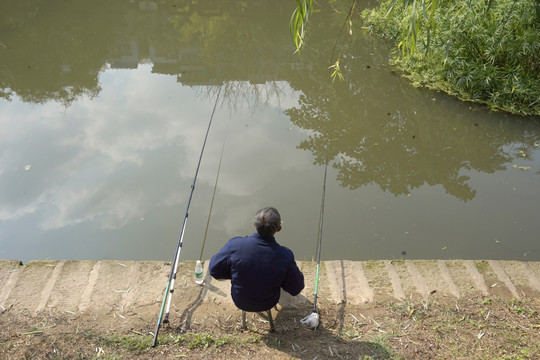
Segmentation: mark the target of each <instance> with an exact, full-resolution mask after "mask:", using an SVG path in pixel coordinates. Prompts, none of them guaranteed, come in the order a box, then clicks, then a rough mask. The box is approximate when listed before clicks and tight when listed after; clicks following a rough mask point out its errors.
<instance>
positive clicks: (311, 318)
mask: <svg viewBox="0 0 540 360" xmlns="http://www.w3.org/2000/svg"><path fill="white" fill-rule="evenodd" d="M327 173H328V148H327V149H326V154H325V163H324V180H323V187H322V196H321V210H320V213H319V231H318V234H317V268H316V272H315V291H314V294H313V309H312V310H311V314H309V315H308V316H306V317H305V318H303V319H302V320H300V322H301V323H302V324H306V325H308V326H309V327H311V328H313V329H316V328H317V327H318V326H319V311H318V310H317V298H318V296H319V268H320V265H321V248H322V238H323V236H322V235H323V224H324V205H325V202H326V175H327Z"/></svg>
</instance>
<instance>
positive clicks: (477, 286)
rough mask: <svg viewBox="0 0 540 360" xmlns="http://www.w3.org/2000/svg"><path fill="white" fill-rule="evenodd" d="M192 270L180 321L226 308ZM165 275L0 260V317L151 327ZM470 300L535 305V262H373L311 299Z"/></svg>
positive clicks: (179, 296)
mask: <svg viewBox="0 0 540 360" xmlns="http://www.w3.org/2000/svg"><path fill="white" fill-rule="evenodd" d="M205 263H206V264H207V263H208V262H205ZM298 264H299V267H300V269H301V270H302V271H303V272H304V274H305V280H306V288H305V289H304V291H303V292H302V294H301V295H300V296H297V297H294V298H293V297H291V296H288V295H286V294H284V296H282V300H281V304H282V306H283V307H287V306H294V307H299V308H300V307H308V306H309V305H310V304H311V301H312V299H313V292H314V286H315V267H316V266H315V263H313V262H298ZM206 266H207V265H206ZM193 269H194V263H193V262H183V263H181V264H180V266H179V269H178V274H177V278H176V286H175V293H174V297H173V299H174V300H173V311H174V312H176V313H181V312H183V311H185V310H186V309H187V308H189V307H190V306H192V304H194V303H195V302H197V303H199V304H202V303H204V302H209V301H211V302H214V303H218V304H223V305H231V306H232V300H231V298H230V295H229V287H230V283H229V282H228V281H216V280H214V279H212V278H211V277H210V276H208V275H206V278H205V284H204V286H202V287H201V286H198V285H196V284H194V281H193ZM169 271H170V265H169V264H166V263H164V262H156V261H152V262H150V261H31V262H29V263H27V264H24V265H23V264H21V263H20V262H19V261H12V260H0V312H5V311H9V312H27V313H29V314H34V315H38V314H40V313H41V312H47V313H52V312H58V313H68V314H89V315H92V314H99V313H101V314H103V313H106V314H113V315H115V316H116V315H117V316H119V317H121V318H124V317H127V316H134V317H137V318H138V319H140V320H141V321H151V320H152V319H155V318H156V316H157V314H158V313H159V309H160V306H161V301H162V298H163V291H164V288H165V286H166V283H167V279H168V275H169ZM205 274H207V271H206V268H205ZM478 295H480V296H489V295H493V296H500V297H503V298H520V297H524V296H527V297H531V296H532V297H540V262H518V261H494V260H477V261H473V260H398V261H396V260H394V261H389V260H379V261H325V262H323V263H322V264H321V271H320V284H319V298H321V299H324V300H325V301H328V302H331V303H334V304H343V303H346V304H348V305H361V304H363V303H368V302H375V301H383V300H388V299H389V298H390V299H395V300H399V301H407V300H418V299H420V300H423V299H428V298H437V297H445V298H452V297H453V298H461V297H470V296H478Z"/></svg>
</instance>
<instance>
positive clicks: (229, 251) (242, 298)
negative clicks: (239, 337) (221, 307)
mask: <svg viewBox="0 0 540 360" xmlns="http://www.w3.org/2000/svg"><path fill="white" fill-rule="evenodd" d="M209 270H210V274H211V275H212V276H213V277H214V278H216V279H231V295H232V298H233V301H234V303H235V304H236V306H237V307H238V308H240V309H242V310H245V311H263V310H267V309H270V308H271V307H273V306H274V305H275V304H277V302H278V300H279V295H280V288H283V290H285V291H287V292H288V293H290V294H291V295H293V296H294V295H297V294H299V293H300V291H302V289H303V288H304V276H303V274H302V272H300V270H299V269H298V266H297V265H296V262H295V260H294V254H293V253H292V251H291V250H289V249H288V248H286V247H284V246H280V245H279V244H278V243H277V242H276V241H275V239H274V237H273V236H261V235H259V234H257V233H255V234H252V235H251V236H248V237H244V238H241V237H237V238H232V239H230V240H229V241H228V242H227V244H225V246H224V247H223V248H222V249H221V250H220V251H219V252H218V253H217V254H216V255H214V256H213V257H212V259H211V260H210V266H209Z"/></svg>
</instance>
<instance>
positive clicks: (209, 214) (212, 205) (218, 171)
mask: <svg viewBox="0 0 540 360" xmlns="http://www.w3.org/2000/svg"><path fill="white" fill-rule="evenodd" d="M226 140H227V135H226V134H225V139H224V140H223V145H222V146H221V155H220V156H219V165H218V169H217V174H216V183H215V184H214V192H213V193H212V201H210V210H209V211H208V220H206V229H205V230H204V238H203V242H202V246H201V253H200V255H199V260H200V261H202V256H203V252H204V245H205V244H206V235H207V234H208V226H209V225H210V218H211V217H212V209H213V207H214V199H215V197H216V189H217V184H218V180H219V173H220V171H221V161H222V160H223V151H224V150H225V142H226Z"/></svg>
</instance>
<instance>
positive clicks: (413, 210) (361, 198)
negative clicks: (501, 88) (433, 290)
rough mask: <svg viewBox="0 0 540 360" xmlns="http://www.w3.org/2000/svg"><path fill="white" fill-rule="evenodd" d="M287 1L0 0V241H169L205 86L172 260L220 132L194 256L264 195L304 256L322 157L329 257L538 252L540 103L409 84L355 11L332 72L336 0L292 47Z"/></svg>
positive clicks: (156, 255) (100, 248)
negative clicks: (535, 106)
mask: <svg viewBox="0 0 540 360" xmlns="http://www.w3.org/2000/svg"><path fill="white" fill-rule="evenodd" d="M373 4H374V2H373V3H370V2H367V1H366V2H365V3H364V4H363V5H362V6H373ZM294 6H295V2H294V1H291V0H286V1H285V0H282V1H271V2H269V1H262V0H260V1H249V2H248V1H215V2H214V1H213V2H202V1H167V0H162V1H157V2H152V1H133V0H132V1H121V2H110V1H105V0H102V1H69V2H66V1H53V0H49V1H37V0H36V1H31V0H24V1H19V0H17V1H15V0H11V1H7V0H6V1H3V2H2V5H0V60H1V61H0V258H9V259H21V260H23V261H27V260H30V259H43V258H49V259H147V260H172V257H173V256H174V251H175V249H176V245H177V241H178V237H179V233H180V228H181V223H182V220H183V217H184V213H185V210H186V205H187V200H188V197H189V194H190V191H191V188H190V187H191V184H192V182H193V177H194V174H195V170H196V166H197V162H198V159H199V154H200V151H201V147H202V144H203V140H204V135H205V132H206V128H207V125H208V121H209V119H210V116H211V114H212V109H213V107H214V104H215V103H216V101H217V108H216V113H215V114H214V118H213V124H212V127H211V129H210V133H209V137H208V143H207V145H206V149H205V153H204V156H203V158H202V162H201V168H200V172H199V174H198V179H197V183H196V188H195V191H194V195H193V201H192V203H191V208H190V216H189V218H188V222H187V230H186V233H185V237H184V246H183V249H182V254H181V258H182V259H195V258H198V256H199V252H200V251H201V244H202V240H203V238H204V231H205V226H206V222H207V218H208V212H209V208H210V203H211V198H212V191H213V189H214V183H215V180H216V175H217V169H218V163H219V159H220V154H221V151H222V146H223V144H225V147H224V148H223V149H224V151H223V163H222V167H221V171H220V174H219V182H218V187H217V191H216V197H215V203H214V206H213V212H212V218H211V220H210V227H209V230H208V237H207V241H206V247H205V250H204V254H203V258H209V257H210V256H211V255H212V254H213V253H214V252H216V251H217V250H218V249H219V248H220V247H221V246H222V245H223V243H224V242H225V241H226V240H227V239H228V238H230V237H232V236H235V235H247V234H249V233H251V232H252V231H253V229H252V227H251V220H252V216H253V214H254V212H255V211H256V210H258V209H259V208H261V207H263V206H266V205H273V206H276V207H277V208H278V209H279V210H280V211H281V213H282V216H283V219H284V226H283V231H282V232H281V233H279V236H278V240H279V241H280V243H282V244H284V245H287V246H289V247H290V248H291V249H292V250H293V251H294V252H295V254H296V255H297V257H298V258H299V259H303V260H305V259H311V258H312V257H313V256H314V255H315V244H316V240H317V226H318V217H319V210H320V202H321V192H322V180H323V173H324V166H323V165H324V159H325V157H326V156H328V158H329V160H330V165H329V173H328V182H327V187H326V189H327V193H326V200H327V202H326V210H325V217H324V234H323V252H322V256H323V258H324V259H355V260H360V259H362V260H363V259H392V258H411V259H414V258H492V259H519V260H540V242H539V241H538V239H539V234H540V222H539V215H538V214H539V211H538V210H539V204H540V191H539V189H540V186H539V185H540V173H539V171H540V146H539V145H540V119H538V118H519V117H515V116H510V115H506V114H500V113H491V112H489V111H487V110H486V109H484V108H482V107H478V106H475V105H472V104H468V103H462V102H460V101H458V100H456V99H455V98H452V97H449V96H446V95H443V94H438V93H434V92H431V91H427V90H422V89H416V88H413V87H411V86H410V85H409V84H408V83H407V81H405V80H403V79H401V78H400V77H399V75H398V74H396V73H394V72H393V71H392V69H391V68H390V67H389V66H388V65H387V57H388V52H389V49H388V47H387V46H386V45H385V44H384V43H383V42H381V41H379V40H378V39H376V38H373V37H371V36H369V35H367V34H364V33H363V32H362V31H361V30H360V28H359V27H355V28H354V30H353V35H352V37H346V38H343V39H344V41H343V42H340V44H343V49H342V50H343V58H342V67H343V72H344V75H345V81H344V82H334V83H332V82H331V81H330V77H329V74H330V73H329V70H328V66H329V65H330V64H331V63H332V61H331V58H332V50H333V48H334V41H335V39H336V36H337V34H338V33H339V30H340V27H341V24H342V22H343V19H344V16H345V15H344V13H343V12H339V11H334V10H331V9H330V8H329V7H328V6H326V5H324V4H321V6H322V8H319V9H320V11H317V12H315V13H314V14H313V17H312V22H311V24H310V29H309V38H308V46H307V47H306V48H305V49H304V51H302V53H301V55H300V56H298V55H297V54H293V51H294V48H293V45H292V42H291V40H290V37H289V32H288V31H289V30H288V21H289V18H290V14H291V11H292V10H293V8H294ZM336 6H338V7H339V6H340V5H339V4H338V5H336ZM346 6H347V4H343V8H342V9H341V10H342V11H346V10H347V9H346ZM336 10H339V9H336ZM337 49H338V50H340V49H341V45H339V46H338V48H337ZM220 89H221V90H220Z"/></svg>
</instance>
